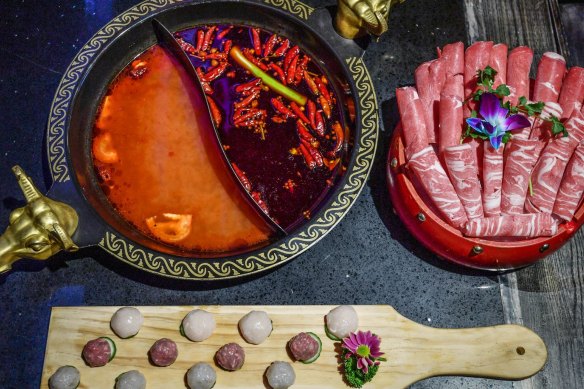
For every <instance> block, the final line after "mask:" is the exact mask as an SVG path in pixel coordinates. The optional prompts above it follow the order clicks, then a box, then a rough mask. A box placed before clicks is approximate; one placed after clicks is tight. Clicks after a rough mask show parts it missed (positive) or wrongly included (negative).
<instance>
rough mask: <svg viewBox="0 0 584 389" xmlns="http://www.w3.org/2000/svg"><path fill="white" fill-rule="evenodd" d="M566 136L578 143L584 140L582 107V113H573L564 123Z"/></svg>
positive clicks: (583, 111) (583, 110)
mask: <svg viewBox="0 0 584 389" xmlns="http://www.w3.org/2000/svg"><path fill="white" fill-rule="evenodd" d="M564 126H565V127H566V130H567V131H568V136H569V137H570V138H572V139H574V140H575V141H576V142H578V143H580V142H581V141H583V140H584V107H583V108H582V111H573V112H572V115H571V116H570V118H569V119H568V120H567V121H566V122H565V123H564Z"/></svg>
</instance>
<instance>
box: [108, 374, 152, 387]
mask: <svg viewBox="0 0 584 389" xmlns="http://www.w3.org/2000/svg"><path fill="white" fill-rule="evenodd" d="M115 389H146V377H144V374H142V373H140V372H139V371H138V370H130V371H127V372H125V373H123V374H122V375H120V376H119V377H118V378H117V379H116V387H115Z"/></svg>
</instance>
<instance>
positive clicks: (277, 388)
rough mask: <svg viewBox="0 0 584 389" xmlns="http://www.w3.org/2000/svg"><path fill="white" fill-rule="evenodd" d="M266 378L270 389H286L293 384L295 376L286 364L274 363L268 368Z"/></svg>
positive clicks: (290, 366) (290, 367)
mask: <svg viewBox="0 0 584 389" xmlns="http://www.w3.org/2000/svg"><path fill="white" fill-rule="evenodd" d="M266 378H267V379H268V384H270V386H271V387H272V389H287V388H289V387H290V386H292V385H293V384H294V380H296V374H295V373H294V369H293V368H292V365H290V364H289V363H288V362H281V361H276V362H272V364H271V365H270V367H268V371H266Z"/></svg>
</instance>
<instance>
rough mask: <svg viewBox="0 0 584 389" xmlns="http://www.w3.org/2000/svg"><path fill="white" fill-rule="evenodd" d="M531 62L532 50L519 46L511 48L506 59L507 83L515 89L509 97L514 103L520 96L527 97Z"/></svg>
mask: <svg viewBox="0 0 584 389" xmlns="http://www.w3.org/2000/svg"><path fill="white" fill-rule="evenodd" d="M532 62H533V50H531V49H530V48H529V47H527V46H519V47H516V48H514V49H513V50H511V52H510V53H509V58H508V59H507V85H508V86H509V87H510V88H513V90H514V91H515V93H514V95H513V98H512V99H510V101H511V103H512V104H513V105H516V104H517V103H518V101H519V98H520V97H525V98H526V99H529V71H530V69H531V63H532Z"/></svg>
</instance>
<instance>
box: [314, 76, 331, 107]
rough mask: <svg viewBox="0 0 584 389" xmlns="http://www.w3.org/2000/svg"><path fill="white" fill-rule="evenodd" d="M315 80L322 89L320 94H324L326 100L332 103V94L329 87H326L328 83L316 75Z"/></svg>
mask: <svg viewBox="0 0 584 389" xmlns="http://www.w3.org/2000/svg"><path fill="white" fill-rule="evenodd" d="M314 81H315V82H316V85H317V86H318V90H319V91H320V94H321V95H322V96H324V98H325V99H326V101H327V102H328V103H329V104H332V100H331V95H330V93H329V91H328V89H327V88H326V85H325V84H324V83H323V82H322V81H321V79H320V78H319V77H316V78H315V79H314Z"/></svg>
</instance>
